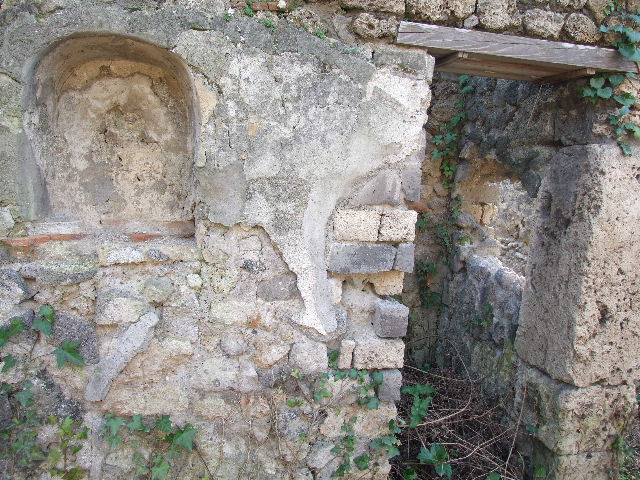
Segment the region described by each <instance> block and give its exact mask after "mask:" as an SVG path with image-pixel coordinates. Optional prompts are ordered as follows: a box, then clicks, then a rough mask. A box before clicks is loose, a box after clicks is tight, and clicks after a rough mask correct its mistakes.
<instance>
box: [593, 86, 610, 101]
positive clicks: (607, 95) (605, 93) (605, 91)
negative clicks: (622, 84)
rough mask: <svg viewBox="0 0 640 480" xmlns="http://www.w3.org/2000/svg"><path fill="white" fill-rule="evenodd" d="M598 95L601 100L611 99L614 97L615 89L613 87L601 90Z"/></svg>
mask: <svg viewBox="0 0 640 480" xmlns="http://www.w3.org/2000/svg"><path fill="white" fill-rule="evenodd" d="M596 93H597V94H598V97H600V98H604V99H607V98H611V96H612V95H613V88H611V87H604V88H599V89H598V91H597V92H596Z"/></svg>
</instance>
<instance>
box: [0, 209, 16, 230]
mask: <svg viewBox="0 0 640 480" xmlns="http://www.w3.org/2000/svg"><path fill="white" fill-rule="evenodd" d="M14 225H15V222H14V221H13V216H12V215H11V211H10V210H9V207H0V237H4V236H7V235H8V234H9V232H10V231H11V229H12V228H13V226H14Z"/></svg>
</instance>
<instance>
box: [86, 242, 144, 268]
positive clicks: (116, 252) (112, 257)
mask: <svg viewBox="0 0 640 480" xmlns="http://www.w3.org/2000/svg"><path fill="white" fill-rule="evenodd" d="M98 260H99V261H100V265H102V266H103V267H108V266H109V265H127V264H132V263H143V262H145V261H146V260H147V259H146V257H145V254H144V252H143V251H142V250H140V249H138V248H134V247H118V246H105V247H103V248H101V249H100V250H99V252H98Z"/></svg>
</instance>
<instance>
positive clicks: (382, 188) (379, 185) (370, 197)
mask: <svg viewBox="0 0 640 480" xmlns="http://www.w3.org/2000/svg"><path fill="white" fill-rule="evenodd" d="M383 60H384V57H383V58H378V61H379V62H381V61H383ZM353 203H354V204H356V205H393V206H398V205H400V204H401V203H402V191H401V181H400V177H399V176H398V174H397V173H396V172H394V171H392V170H385V171H383V172H381V173H379V174H378V175H376V176H375V177H374V178H372V179H371V180H369V181H368V182H367V183H365V184H364V186H363V187H362V188H361V189H360V190H359V191H358V193H357V194H356V196H355V197H354V198H353ZM379 223H380V214H379V213H378V225H379ZM376 239H377V232H376V238H374V239H373V240H376Z"/></svg>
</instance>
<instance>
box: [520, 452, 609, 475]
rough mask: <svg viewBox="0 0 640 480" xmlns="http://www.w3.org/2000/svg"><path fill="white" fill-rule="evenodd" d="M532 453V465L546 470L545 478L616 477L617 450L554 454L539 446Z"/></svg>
mask: <svg viewBox="0 0 640 480" xmlns="http://www.w3.org/2000/svg"><path fill="white" fill-rule="evenodd" d="M536 450H537V451H535V452H534V455H533V459H532V460H533V461H532V464H533V465H540V466H542V467H544V468H545V470H546V472H547V476H546V478H548V479H556V480H560V479H562V480H585V479H588V478H592V479H598V480H599V479H613V478H618V476H617V474H616V473H615V472H617V471H618V469H619V465H620V459H619V456H618V454H617V452H611V451H609V452H585V453H579V454H576V455H555V454H553V453H552V452H549V451H544V450H546V449H544V447H542V446H540V447H539V448H537V449H536Z"/></svg>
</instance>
